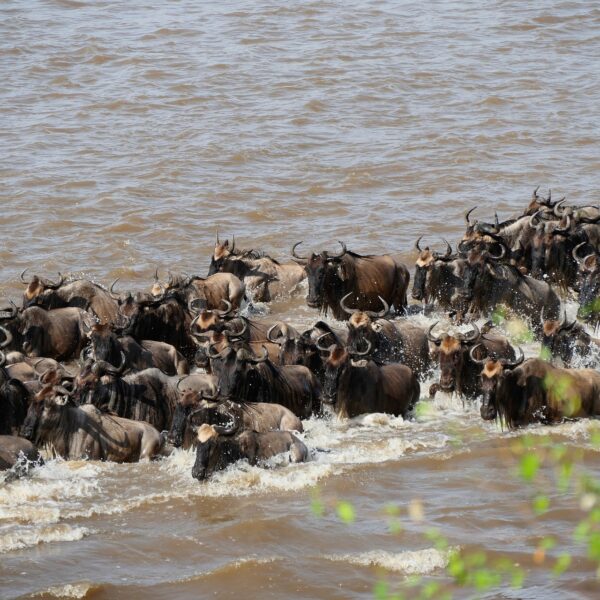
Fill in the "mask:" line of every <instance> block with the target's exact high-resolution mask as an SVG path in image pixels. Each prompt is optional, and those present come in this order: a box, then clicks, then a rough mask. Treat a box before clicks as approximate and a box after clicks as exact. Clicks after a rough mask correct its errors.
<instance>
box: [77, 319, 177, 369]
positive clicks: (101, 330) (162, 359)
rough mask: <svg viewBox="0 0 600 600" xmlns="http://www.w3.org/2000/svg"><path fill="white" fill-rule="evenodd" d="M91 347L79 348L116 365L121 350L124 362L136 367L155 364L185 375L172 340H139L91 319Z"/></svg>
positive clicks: (86, 353) (149, 366)
mask: <svg viewBox="0 0 600 600" xmlns="http://www.w3.org/2000/svg"><path fill="white" fill-rule="evenodd" d="M88 337H89V340H90V347H89V348H86V349H84V350H83V351H82V353H83V354H84V355H87V356H88V357H89V358H92V359H93V360H104V361H106V362H108V363H110V364H111V365H113V366H115V367H117V366H119V364H120V363H121V353H123V354H124V355H125V358H126V362H127V366H128V367H129V368H131V369H134V370H136V371H141V370H142V369H149V368H151V367H157V368H159V369H160V370H161V371H163V373H165V374H166V375H187V373H189V367H188V363H187V361H186V359H185V358H184V356H183V355H182V354H181V353H180V352H178V351H177V349H176V348H175V347H174V346H172V345H171V344H167V343H165V342H157V341H155V340H142V341H141V343H138V342H137V341H136V340H135V339H134V338H133V337H132V336H129V335H127V336H118V335H117V333H116V332H115V331H114V330H113V328H112V327H111V326H110V325H109V324H104V323H94V325H92V327H91V328H90V330H89V332H88Z"/></svg>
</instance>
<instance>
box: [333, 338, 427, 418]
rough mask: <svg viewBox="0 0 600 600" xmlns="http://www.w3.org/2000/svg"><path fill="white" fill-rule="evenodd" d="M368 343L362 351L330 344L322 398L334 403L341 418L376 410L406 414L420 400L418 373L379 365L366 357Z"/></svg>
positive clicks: (368, 350) (406, 368)
mask: <svg viewBox="0 0 600 600" xmlns="http://www.w3.org/2000/svg"><path fill="white" fill-rule="evenodd" d="M369 346H370V342H367V349H366V350H364V351H361V352H356V351H354V352H353V351H350V350H348V349H346V348H342V347H340V346H331V347H330V349H329V356H328V357H327V360H326V362H325V385H324V386H323V401H324V402H326V403H328V404H332V405H333V408H334V410H335V412H336V414H337V415H338V417H344V418H352V417H356V416H358V415H362V414H364V413H374V412H381V413H388V414H392V415H402V416H405V415H406V414H407V413H408V412H409V411H410V410H411V409H412V408H413V406H414V405H415V404H416V403H417V401H418V400H419V393H420V391H421V388H420V386H419V382H418V380H417V378H416V376H415V374H414V373H413V372H412V371H411V369H410V368H409V367H407V366H406V365H400V364H391V365H384V366H379V365H377V364H375V363H374V362H373V361H372V360H368V359H366V358H365V357H366V356H367V355H368V354H369V353H370V351H371V349H370V347H369Z"/></svg>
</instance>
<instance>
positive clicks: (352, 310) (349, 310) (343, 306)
mask: <svg viewBox="0 0 600 600" xmlns="http://www.w3.org/2000/svg"><path fill="white" fill-rule="evenodd" d="M351 295H352V292H348V293H347V294H346V295H345V296H344V297H343V298H341V299H340V308H341V309H342V310H343V311H344V312H345V313H346V314H348V315H353V314H354V313H357V312H360V308H348V307H347V306H346V304H345V302H344V301H345V300H346V298H347V297H348V296H351Z"/></svg>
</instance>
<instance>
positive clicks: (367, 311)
mask: <svg viewBox="0 0 600 600" xmlns="http://www.w3.org/2000/svg"><path fill="white" fill-rule="evenodd" d="M473 210H474V209H472V210H470V211H468V212H467V213H466V214H465V220H466V225H467V229H466V232H465V234H464V235H463V237H462V239H461V240H460V242H459V243H458V244H457V246H456V250H455V251H454V250H453V249H452V247H451V246H450V244H448V242H445V241H444V245H445V250H443V251H441V252H437V251H434V250H431V249H430V248H429V247H424V244H423V241H422V239H421V238H419V240H417V242H416V245H415V248H416V251H417V252H418V257H417V260H416V265H415V274H414V279H413V287H412V298H413V300H414V301H416V302H412V303H411V304H409V302H408V291H409V280H410V274H409V269H408V268H407V267H406V265H404V264H403V263H402V262H401V261H400V260H399V258H398V257H397V256H395V255H393V254H383V255H368V256H362V255H359V254H356V253H354V252H352V251H350V250H348V249H347V248H346V245H345V244H344V243H342V242H340V249H339V250H338V251H336V252H329V251H320V252H313V253H311V254H308V255H306V256H302V255H301V251H300V247H301V246H302V242H298V243H296V244H294V246H293V248H292V257H293V262H286V263H283V262H278V261H277V260H274V259H273V258H271V257H269V256H267V255H265V254H264V253H262V252H260V251H257V250H244V251H242V250H239V249H236V247H235V240H234V241H233V243H232V244H231V245H230V244H229V242H228V241H223V242H222V241H221V240H219V237H218V235H217V241H216V244H215V248H214V254H213V257H212V261H211V265H210V269H209V273H208V276H207V277H201V276H189V275H186V274H173V273H170V272H169V273H168V278H167V279H166V281H161V279H160V278H159V275H158V271H157V272H156V274H155V277H154V283H153V285H151V287H150V289H149V291H145V292H135V293H133V292H130V291H124V290H121V289H119V285H118V280H117V281H115V282H113V283H112V285H111V286H110V288H108V289H106V288H104V287H102V286H101V285H98V284H97V283H94V282H91V281H89V280H86V279H76V280H65V278H64V277H62V276H60V274H59V277H58V279H57V280H55V281H51V280H50V279H46V278H43V277H41V276H37V275H34V276H26V271H25V272H23V273H22V274H21V280H22V282H23V284H24V286H25V289H24V293H23V299H22V302H21V306H17V305H16V304H15V303H14V302H11V303H10V306H8V307H5V308H4V309H2V310H1V311H0V347H1V348H2V350H0V373H1V375H0V376H1V382H0V434H1V435H0V469H2V468H3V469H8V468H12V471H11V472H12V473H14V474H15V475H14V476H18V475H19V474H22V472H24V471H25V470H26V467H27V465H29V464H32V463H35V462H36V461H39V460H41V458H40V457H39V452H38V449H41V448H43V447H44V448H46V449H47V450H48V452H49V453H50V454H51V455H54V456H60V457H62V458H64V459H67V460H68V459H82V458H89V459H95V460H110V461H120V462H131V461H137V460H140V459H151V458H154V457H157V456H161V455H166V454H167V453H168V452H169V451H171V450H172V449H173V447H181V446H182V447H184V448H189V447H191V446H195V447H196V459H195V463H194V466H193V469H192V475H193V476H194V477H195V478H197V479H205V478H207V477H209V476H210V475H211V474H212V473H213V472H215V471H217V470H220V469H223V468H225V467H226V466H227V465H229V464H231V463H233V462H235V461H237V460H239V459H244V458H245V459H247V460H248V461H249V462H250V463H251V464H257V463H261V462H263V461H264V460H266V459H268V458H270V457H272V456H274V455H276V454H279V453H283V452H289V457H290V460H291V461H294V462H298V461H304V460H307V458H308V456H309V452H308V450H307V448H306V446H305V444H304V443H303V442H302V441H301V440H300V439H299V438H298V437H296V435H294V432H301V431H302V419H306V418H308V417H310V416H311V415H316V416H323V417H324V418H325V417H327V415H329V414H331V413H335V414H337V416H338V417H339V418H351V417H355V416H357V415H360V414H364V413H372V412H384V413H390V414H393V415H402V416H406V415H408V414H409V413H410V411H411V409H412V408H413V406H414V405H415V403H416V402H417V401H418V399H419V396H420V383H419V382H420V381H423V380H424V379H425V378H426V377H431V375H432V373H434V372H435V368H436V367H439V372H440V377H439V381H438V382H436V383H433V384H432V385H431V386H430V388H429V395H430V396H431V397H433V396H434V395H435V394H436V392H438V391H439V390H441V391H444V392H447V393H454V394H457V395H458V396H460V397H462V398H463V399H464V400H465V401H474V400H475V399H477V398H479V397H481V408H480V411H481V417H482V418H483V419H486V420H493V419H498V420H499V421H500V422H501V423H502V426H503V427H508V428H514V427H519V426H522V425H527V424H530V423H533V422H542V423H552V422H557V421H559V420H562V419H567V418H579V417H588V416H594V415H598V414H600V372H598V371H597V370H596V367H598V366H599V365H598V364H597V363H596V356H597V353H596V351H595V349H596V345H597V344H598V343H600V342H599V341H598V340H596V339H595V338H593V337H591V336H590V335H589V334H588V333H587V332H586V330H585V329H584V327H583V325H582V322H583V323H586V324H587V325H588V329H590V330H594V329H595V328H596V326H597V325H598V321H599V320H600V265H599V255H598V251H599V249H600V208H599V207H597V206H587V205H583V206H571V205H567V204H566V202H565V200H564V199H562V200H560V201H552V199H551V194H549V195H548V197H543V196H541V195H539V194H538V190H536V191H534V193H533V197H532V199H531V201H530V203H529V205H528V206H527V209H526V210H525V211H524V213H523V214H522V215H521V216H519V217H517V218H513V219H510V220H507V221H504V222H500V221H499V219H498V216H497V215H496V216H495V219H494V221H493V222H483V221H478V220H475V219H474V218H473ZM304 279H308V296H307V297H306V303H307V305H308V306H309V307H311V308H314V309H317V310H318V311H320V313H322V314H327V313H330V314H332V315H333V317H335V318H336V319H337V320H339V321H343V322H345V324H344V325H343V326H342V323H338V326H332V325H330V324H328V323H326V322H325V321H322V320H319V321H317V322H316V323H315V324H314V325H313V326H312V327H310V328H309V329H305V328H301V329H298V328H296V327H294V324H293V323H288V322H284V321H281V320H277V319H275V318H273V317H260V318H259V317H249V316H243V315H242V314H241V313H240V305H242V304H244V306H245V305H246V304H247V303H248V302H250V303H252V302H254V303H256V302H263V303H268V302H270V301H272V300H277V299H278V298H279V299H280V298H284V297H286V296H289V295H290V294H292V293H294V291H297V290H298V288H299V284H300V282H301V281H302V280H304ZM302 287H303V286H300V289H302ZM557 292H558V293H557ZM561 297H562V298H564V299H566V298H578V302H579V310H578V314H577V319H576V320H573V321H571V322H569V320H568V319H567V318H566V312H565V311H564V310H562V309H561V299H560V298H561ZM432 309H436V310H437V311H438V312H440V313H447V315H448V318H449V319H450V320H451V321H453V322H454V324H455V325H462V324H466V325H465V327H462V328H461V329H462V331H463V332H462V333H459V332H458V331H459V328H458V327H454V326H453V327H451V328H450V329H449V328H448V327H446V328H445V329H446V330H445V331H443V328H442V327H440V325H439V323H434V324H433V325H431V326H430V327H428V328H423V327H421V326H419V325H418V324H417V323H416V322H415V319H412V320H411V316H414V315H415V314H417V313H427V314H429V313H430V312H431V310H432ZM244 314H248V310H246V311H245V312H244ZM499 315H502V316H503V318H505V319H507V322H513V323H514V322H520V323H524V324H527V331H529V332H530V335H531V336H533V339H536V340H538V341H539V342H541V349H542V351H541V353H540V358H530V359H528V360H525V358H524V355H523V351H522V350H521V348H519V347H517V348H516V349H515V347H514V346H513V345H512V344H511V342H510V341H509V339H508V338H507V337H506V336H505V335H504V334H503V333H502V332H501V330H500V329H499V328H497V327H495V326H494V325H493V324H492V323H494V322H496V323H497V322H498V316H499ZM491 317H494V318H493V319H492V320H489V319H490V318H491ZM481 318H483V319H484V320H486V319H488V320H487V321H486V322H485V324H484V325H482V326H480V327H477V325H476V324H475V322H476V320H478V319H481ZM511 320H512V321H511ZM465 328H468V330H467V331H465ZM522 330H523V328H521V331H522ZM574 365H577V366H578V367H579V368H574ZM581 367H585V368H581ZM159 432H160V433H159ZM18 455H20V457H21V458H20V460H17V456H18ZM23 455H24V456H25V457H26V458H27V460H23ZM19 469H20V471H19Z"/></svg>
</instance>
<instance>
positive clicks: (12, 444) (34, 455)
mask: <svg viewBox="0 0 600 600" xmlns="http://www.w3.org/2000/svg"><path fill="white" fill-rule="evenodd" d="M42 464H44V461H43V460H42V457H41V456H40V453H39V452H38V449H37V448H36V447H35V446H34V445H33V444H32V443H31V442H30V441H29V440H26V439H25V438H22V437H17V436H15V435H0V471H6V470H8V469H13V472H14V477H22V476H23V475H26V474H27V472H28V471H29V469H30V468H31V467H33V466H39V465H42ZM10 479H11V478H10V477H9V478H8V480H10ZM5 481H7V479H5Z"/></svg>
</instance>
